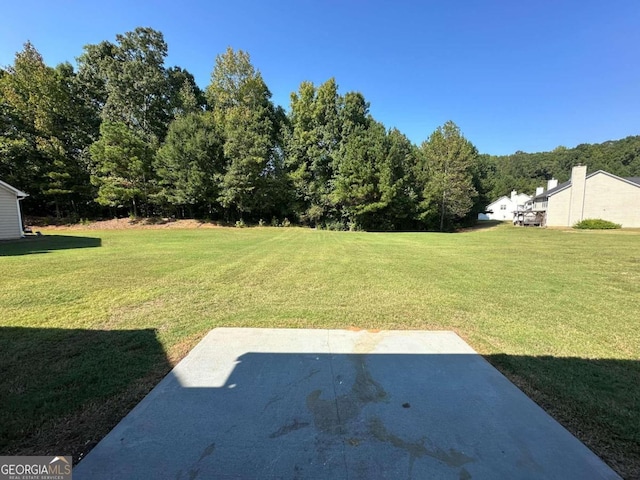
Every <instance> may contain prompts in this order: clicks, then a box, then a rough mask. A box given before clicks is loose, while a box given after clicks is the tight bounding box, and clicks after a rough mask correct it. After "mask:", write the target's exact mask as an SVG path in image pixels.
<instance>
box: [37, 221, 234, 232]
mask: <svg viewBox="0 0 640 480" xmlns="http://www.w3.org/2000/svg"><path fill="white" fill-rule="evenodd" d="M27 226H30V227H31V228H32V229H33V230H37V229H39V228H46V229H47V230H54V231H55V230H129V229H156V230H162V229H172V228H178V229H195V228H220V227H224V226H225V225H223V224H221V223H216V222H208V221H205V220H194V219H185V220H175V219H170V218H140V219H135V220H134V219H130V218H113V219H111V220H98V221H95V222H88V223H73V224H59V225H56V224H52V223H49V221H47V220H45V219H37V218H28V219H27Z"/></svg>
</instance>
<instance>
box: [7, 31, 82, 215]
mask: <svg viewBox="0 0 640 480" xmlns="http://www.w3.org/2000/svg"><path fill="white" fill-rule="evenodd" d="M74 86H75V84H74V72H73V68H72V67H71V65H69V64H62V65H59V66H58V67H57V68H56V69H53V68H51V67H48V66H46V65H45V64H44V61H43V59H42V57H41V55H40V54H39V53H38V51H37V50H36V49H35V47H33V45H31V44H30V43H26V44H25V47H24V49H23V50H22V51H21V52H19V53H18V54H17V55H16V59H15V63H14V65H13V66H11V67H9V68H8V69H7V70H6V71H5V72H4V74H3V75H2V78H1V79H0V99H1V100H0V105H1V106H0V109H1V112H2V115H1V117H0V118H1V120H0V122H1V123H0V152H2V155H0V157H1V160H0V176H2V178H4V179H5V180H6V181H9V182H12V183H13V184H15V185H19V186H20V188H23V189H25V190H28V191H29V193H30V197H29V199H28V201H27V202H26V203H25V206H26V207H27V211H39V213H40V214H44V213H46V212H47V210H48V208H49V207H50V206H52V207H53V209H54V210H55V212H56V214H57V215H59V216H60V215H61V214H62V213H67V214H68V213H77V212H78V210H77V206H78V205H77V203H78V202H81V201H82V200H83V196H84V195H86V194H87V188H86V184H87V183H88V175H87V174H86V169H85V168H84V165H83V164H82V153H83V151H84V149H85V148H86V146H87V145H88V143H89V142H90V141H91V138H90V126H89V127H88V126H85V124H84V120H86V118H85V111H84V110H83V104H82V102H79V101H76V100H77V99H76V97H75V95H76V91H75V88H74Z"/></svg>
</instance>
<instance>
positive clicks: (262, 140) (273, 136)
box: [206, 48, 286, 218]
mask: <svg viewBox="0 0 640 480" xmlns="http://www.w3.org/2000/svg"><path fill="white" fill-rule="evenodd" d="M206 96H207V100H208V103H209V105H211V108H212V112H213V115H214V117H215V119H216V122H218V124H219V125H220V126H221V128H222V132H223V136H224V155H225V160H226V168H225V173H224V175H223V176H222V181H221V191H220V197H219V200H220V202H221V204H222V206H223V207H224V208H225V209H227V213H230V214H232V215H234V216H239V217H240V218H243V217H244V216H250V217H262V216H265V215H268V214H269V213H271V212H273V211H274V210H275V209H276V206H277V201H276V198H274V196H273V193H274V192H275V191H276V189H275V188H274V186H275V185H278V186H279V187H283V186H285V185H286V184H285V182H284V181H283V179H282V178H281V176H282V175H284V170H283V169H282V168H281V163H282V155H280V152H281V150H282V146H281V144H280V142H281V139H282V135H281V128H282V125H281V120H282V117H283V115H282V113H281V112H280V111H279V110H278V109H276V108H275V106H274V105H273V103H272V102H271V92H270V91H269V89H268V88H267V85H266V84H265V82H264V80H263V79H262V75H261V74H260V72H259V71H257V70H256V69H255V68H254V67H253V65H252V64H251V60H250V58H249V55H248V54H247V53H246V52H243V51H242V50H238V51H237V52H236V51H234V50H233V49H232V48H229V49H227V51H226V52H225V53H224V54H222V55H218V56H217V57H216V63H215V66H214V69H213V72H212V74H211V83H210V84H209V86H208V87H207V89H206Z"/></svg>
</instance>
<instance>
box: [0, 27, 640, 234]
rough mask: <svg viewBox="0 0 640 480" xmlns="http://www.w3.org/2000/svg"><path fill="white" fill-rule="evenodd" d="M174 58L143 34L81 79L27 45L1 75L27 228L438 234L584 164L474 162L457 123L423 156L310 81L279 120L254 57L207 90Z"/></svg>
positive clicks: (153, 35)
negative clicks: (193, 222) (173, 222)
mask: <svg viewBox="0 0 640 480" xmlns="http://www.w3.org/2000/svg"><path fill="white" fill-rule="evenodd" d="M166 56H167V44H166V42H165V41H164V37H163V35H162V33H161V32H158V31H156V30H153V29H150V28H136V29H135V30H134V31H132V32H126V33H125V34H122V35H117V36H116V39H115V42H110V41H103V42H101V43H99V44H95V45H86V46H85V47H84V49H83V53H82V54H81V55H80V57H78V58H77V59H76V60H77V69H74V67H73V66H72V65H71V64H70V63H68V62H67V63H63V64H61V65H58V66H56V67H50V66H47V65H46V64H45V63H44V60H43V59H42V56H41V55H40V54H39V52H38V51H37V50H36V48H35V47H34V46H33V45H31V44H30V43H26V44H25V46H24V49H23V50H22V51H20V52H18V53H17V54H16V56H15V61H14V64H13V65H11V66H8V67H6V68H4V69H0V179H2V180H4V181H6V182H8V183H10V184H12V185H14V186H16V187H18V188H20V189H22V190H25V191H27V193H29V194H30V197H28V198H27V199H26V200H24V202H23V208H24V209H25V212H26V213H27V214H32V215H38V216H43V215H56V216H58V217H67V218H76V219H78V218H99V217H105V216H125V215H133V216H138V215H142V216H175V217H196V218H208V219H211V220H220V221H227V222H233V221H237V220H240V221H246V222H256V223H257V222H259V221H261V220H262V221H266V222H268V223H271V222H273V223H279V222H281V221H283V220H284V219H288V220H290V221H292V222H297V223H300V224H303V225H310V226H315V227H321V228H335V229H348V228H351V229H365V230H405V229H418V230H424V229H433V230H441V231H443V230H450V229H452V228H455V227H456V226H459V225H464V224H469V223H471V222H473V220H474V219H475V218H476V215H477V213H478V212H480V211H482V210H483V208H484V206H485V205H486V204H488V203H489V202H490V201H491V200H492V198H493V197H494V196H496V195H501V194H502V193H506V191H510V190H511V189H512V188H519V187H520V185H522V187H520V188H521V189H523V190H524V188H523V187H524V185H525V183H526V181H530V182H535V181H537V180H538V179H539V178H543V177H547V176H549V175H556V176H558V177H560V178H561V179H562V175H560V174H559V173H558V174H556V170H557V171H558V172H561V170H560V169H559V168H560V167H558V165H562V166H563V167H562V168H564V166H566V165H568V164H569V163H570V162H571V161H572V160H573V159H574V158H573V157H572V156H571V154H568V153H567V154H565V157H566V158H565V157H562V158H564V160H557V159H558V158H560V157H558V155H555V154H554V155H555V156H553V155H552V156H550V157H549V159H546V157H545V159H546V160H545V161H544V162H543V161H542V160H540V159H538V157H531V156H530V155H532V154H521V153H518V154H516V155H515V156H511V157H491V156H489V155H480V154H479V153H478V151H477V149H476V148H475V147H474V145H473V144H472V143H471V142H470V141H469V140H467V139H466V138H465V137H464V136H463V135H462V133H461V132H460V129H459V128H458V127H457V126H456V125H455V124H454V123H453V122H447V123H446V124H444V125H442V126H441V127H439V128H437V129H436V130H435V131H434V132H432V133H431V134H430V135H429V137H428V138H427V140H425V141H424V142H423V143H422V144H421V145H420V146H416V145H413V144H412V143H411V142H410V141H409V140H408V139H407V137H406V136H405V135H403V134H402V133H401V132H400V131H398V130H397V129H390V130H389V129H387V128H386V127H385V126H384V125H383V124H382V123H380V122H378V121H377V120H375V119H374V118H373V116H372V115H371V113H370V112H369V103H368V102H367V101H366V99H365V98H364V96H363V95H362V94H361V93H359V92H347V93H345V94H342V93H340V92H339V90H338V85H337V83H336V81H335V79H333V78H332V79H329V80H327V81H326V82H324V83H322V84H320V85H314V84H313V83H311V82H302V83H301V84H300V86H299V88H298V90H297V91H296V92H293V93H292V94H291V101H290V105H289V109H288V110H287V111H285V110H284V109H283V108H282V107H280V106H277V105H275V104H274V103H273V102H272V100H271V92H270V91H269V88H268V87H267V85H266V83H265V81H264V79H263V78H262V75H261V74H260V72H259V70H257V69H256V68H255V67H254V66H253V65H252V63H251V59H250V57H249V55H248V54H247V53H246V52H243V51H241V50H234V49H232V48H228V49H227V50H226V51H225V52H223V53H221V54H220V55H218V56H217V57H216V59H215V63H214V66H213V71H212V74H211V80H210V83H209V84H208V85H207V86H206V88H205V89H204V90H201V89H200V88H199V87H198V85H197V84H196V82H195V80H194V77H193V75H192V74H191V73H189V71H188V70H186V69H183V68H181V67H177V66H174V67H166V66H165V59H166ZM566 151H567V152H570V150H566ZM533 155H546V154H533ZM630 155H631V159H630V160H629V161H628V162H627V164H628V165H630V166H629V169H631V170H633V169H634V168H637V163H638V162H637V158H638V157H639V155H638V150H637V148H636V150H635V151H634V152H632V153H631V154H630ZM545 162H546V163H545ZM634 162H635V163H634ZM538 164H540V165H544V167H540V166H539V165H538ZM534 165H538V166H536V167H535V168H534ZM540 168H543V169H542V170H541V169H540ZM568 168H569V169H570V166H569V167H568ZM562 172H564V170H562ZM612 173H615V171H614V172H612ZM531 184H532V185H533V183H531ZM527 188H529V186H528V184H527Z"/></svg>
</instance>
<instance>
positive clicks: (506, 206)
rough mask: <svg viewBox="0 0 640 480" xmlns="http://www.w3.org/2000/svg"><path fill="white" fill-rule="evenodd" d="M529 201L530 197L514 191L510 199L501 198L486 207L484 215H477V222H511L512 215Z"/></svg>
mask: <svg viewBox="0 0 640 480" xmlns="http://www.w3.org/2000/svg"><path fill="white" fill-rule="evenodd" d="M529 200H531V197H530V196H529V195H527V194H524V193H518V192H516V191H515V190H513V191H512V192H511V197H507V196H503V197H500V198H499V199H497V200H495V201H494V202H492V203H490V204H489V205H487V208H486V209H485V212H486V213H484V214H483V213H481V214H479V215H478V220H503V221H504V220H513V213H514V212H515V211H516V209H518V207H520V209H522V206H523V205H524V204H525V203H527V202H528V201H529Z"/></svg>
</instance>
